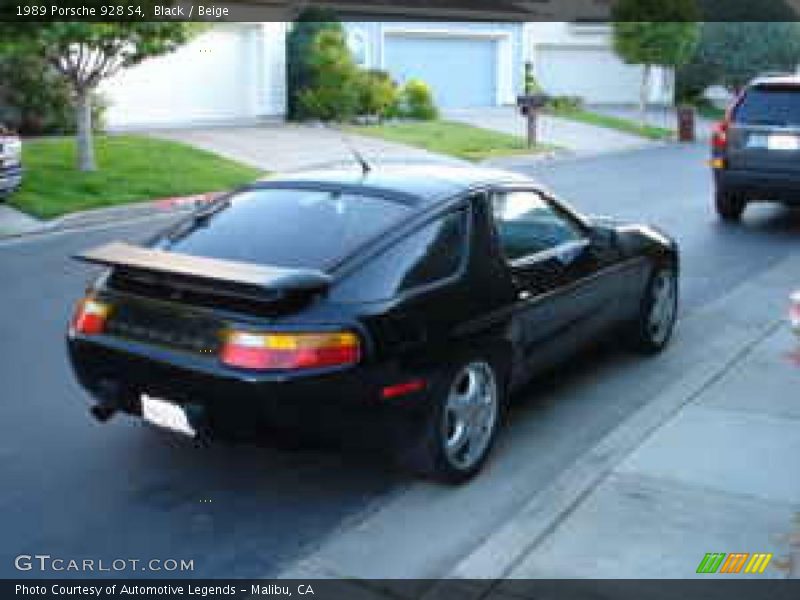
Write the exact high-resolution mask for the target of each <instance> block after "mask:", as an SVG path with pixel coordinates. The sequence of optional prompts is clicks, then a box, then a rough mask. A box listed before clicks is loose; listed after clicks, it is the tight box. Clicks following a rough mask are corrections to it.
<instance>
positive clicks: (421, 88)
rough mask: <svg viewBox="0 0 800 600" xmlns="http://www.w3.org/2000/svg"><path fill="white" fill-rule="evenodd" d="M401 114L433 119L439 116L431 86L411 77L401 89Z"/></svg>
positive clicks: (424, 119)
mask: <svg viewBox="0 0 800 600" xmlns="http://www.w3.org/2000/svg"><path fill="white" fill-rule="evenodd" d="M397 112H398V113H399V115H400V116H402V117H406V118H409V119H419V120H420V121H432V120H433V119H436V118H437V117H438V116H439V111H438V110H437V108H436V104H435V103H434V101H433V93H432V92H431V88H430V86H429V85H428V84H427V83H425V82H424V81H420V80H419V79H410V80H409V81H408V82H407V83H406V84H405V85H404V86H403V88H402V90H401V91H400V100H399V103H398V107H397Z"/></svg>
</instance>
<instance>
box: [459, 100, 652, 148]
mask: <svg viewBox="0 0 800 600" xmlns="http://www.w3.org/2000/svg"><path fill="white" fill-rule="evenodd" d="M444 118H445V119H449V120H451V121H461V122H463V123H468V124H470V125H475V126H476V127H483V128H485V129H494V130H496V131H501V132H503V133H510V134H512V135H518V136H521V137H525V136H526V135H527V132H526V128H527V125H526V122H525V119H524V118H523V117H521V116H520V114H519V112H518V110H517V108H516V107H512V106H497V107H488V108H462V109H458V110H455V109H454V110H449V111H446V112H445V113H444ZM539 141H540V142H542V143H545V144H555V145H556V146H560V147H561V148H564V149H566V150H570V151H571V152H574V153H576V154H586V155H589V154H603V153H605V152H618V151H621V150H631V149H634V148H643V147H646V146H649V145H652V142H650V141H648V140H646V139H644V138H641V137H639V136H635V135H628V134H626V133H622V132H619V131H615V130H613V129H608V128H606V127H595V126H593V125H586V124H584V123H577V122H575V121H570V120H568V119H561V118H559V117H552V116H549V115H541V116H540V117H539Z"/></svg>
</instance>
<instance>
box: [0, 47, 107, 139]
mask: <svg viewBox="0 0 800 600" xmlns="http://www.w3.org/2000/svg"><path fill="white" fill-rule="evenodd" d="M92 110H93V114H92V121H93V123H94V127H95V129H96V130H98V131H99V130H101V129H102V126H103V114H104V112H105V110H106V102H105V101H104V100H103V99H102V98H101V97H99V96H98V95H96V96H95V101H94V103H93V108H92ZM0 122H3V123H5V124H6V125H7V126H9V127H10V128H12V129H14V130H16V131H18V132H20V133H21V134H23V135H42V134H71V133H74V132H75V109H74V108H73V105H72V98H71V96H70V89H69V85H68V84H67V83H66V82H65V81H64V80H63V78H61V77H59V76H58V75H57V74H56V73H54V72H53V70H52V69H51V67H50V66H49V65H48V64H47V63H45V62H44V61H43V60H42V59H41V58H39V57H38V56H35V55H33V54H31V53H27V52H24V51H22V50H18V51H13V52H12V51H7V52H6V53H4V54H3V56H2V57H0Z"/></svg>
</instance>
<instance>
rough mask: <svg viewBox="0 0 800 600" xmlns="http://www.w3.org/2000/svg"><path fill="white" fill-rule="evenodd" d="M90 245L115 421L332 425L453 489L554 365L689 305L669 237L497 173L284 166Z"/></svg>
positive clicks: (76, 359)
mask: <svg viewBox="0 0 800 600" xmlns="http://www.w3.org/2000/svg"><path fill="white" fill-rule="evenodd" d="M78 258H80V259H82V260H84V261H87V262H89V263H94V264H97V265H102V266H104V267H107V269H105V270H104V271H103V273H102V274H101V275H100V277H99V278H98V279H97V280H96V281H95V282H94V283H93V284H92V285H91V286H90V288H89V290H88V292H87V295H86V297H85V298H84V299H83V300H82V301H81V302H80V303H79V305H78V307H77V309H76V312H75V316H74V318H73V321H72V322H71V324H70V327H69V332H68V347H69V353H70V358H71V362H72V365H73V367H74V370H75V373H76V374H77V377H78V379H79V381H80V382H81V384H82V385H83V386H84V387H85V388H86V389H87V390H88V391H89V392H90V393H91V395H92V396H93V397H94V399H95V400H96V403H95V404H94V406H93V407H92V412H93V414H94V415H95V416H96V417H97V418H98V419H100V420H101V421H104V420H106V419H108V418H109V417H110V416H111V415H113V414H114V413H115V412H117V411H122V412H125V413H129V414H133V415H137V416H141V417H143V418H144V419H145V420H146V421H149V422H151V423H154V424H156V425H159V426H161V427H166V428H169V429H172V430H175V431H179V432H182V433H186V434H189V435H195V436H201V435H202V436H205V435H209V434H210V433H217V432H224V431H228V432H231V431H234V432H235V431H237V430H245V429H247V430H250V428H254V427H255V426H257V425H259V424H263V425H266V426H270V427H272V428H277V429H280V430H282V431H284V432H286V431H290V432H298V434H299V433H300V432H309V431H310V432H312V433H313V434H315V435H316V434H321V435H326V434H330V433H331V432H334V433H335V434H337V435H341V436H345V437H348V436H349V437H355V438H358V439H364V440H369V443H372V442H375V443H377V444H379V445H380V446H382V447H391V448H392V451H393V453H395V455H396V456H397V457H399V458H400V459H401V460H402V461H403V462H404V463H405V464H407V465H409V466H411V467H412V468H414V469H415V470H416V471H417V472H422V473H427V474H429V475H431V476H434V477H436V478H438V479H441V480H444V481H449V482H458V481H463V480H465V479H466V478H468V477H470V476H471V475H473V474H474V473H476V472H477V471H478V469H479V468H480V467H481V465H482V464H483V463H484V461H485V459H486V457H487V455H488V453H489V450H490V448H491V446H492V443H493V441H494V439H495V437H496V433H497V429H498V424H499V420H500V415H501V413H502V410H503V407H504V404H505V403H506V401H507V398H508V397H509V394H510V392H512V391H513V390H514V389H515V388H518V387H519V386H520V385H522V384H523V383H525V382H527V381H528V380H529V379H530V378H531V377H532V376H533V375H534V374H535V373H537V372H539V371H541V370H542V369H544V368H547V367H550V366H552V365H553V364H554V363H556V362H558V361H560V360H563V359H564V358H565V357H567V356H569V355H570V354H572V353H574V352H575V351H577V350H578V349H579V348H580V347H581V346H583V345H585V344H586V343H587V342H589V341H591V340H593V339H596V338H597V337H598V336H600V335H601V334H603V333H609V332H623V333H624V334H625V335H626V336H627V339H628V340H629V341H630V343H631V344H632V345H633V346H635V347H636V348H637V349H639V350H641V351H643V352H645V353H654V352H657V351H659V350H661V349H662V348H663V347H664V346H665V345H666V343H667V342H668V340H669V338H670V334H671V332H672V328H673V325H674V322H675V318H676V312H677V298H678V251H677V247H676V244H675V242H673V241H672V240H671V239H670V238H669V237H667V236H666V235H665V234H663V233H661V232H659V231H658V230H656V229H654V228H652V227H648V226H645V225H623V224H618V223H616V222H613V221H610V220H607V219H590V218H587V217H585V216H582V215H580V214H578V213H577V212H575V211H574V210H573V209H571V208H570V207H568V206H567V205H565V204H564V203H562V202H560V201H558V200H557V199H556V198H554V197H553V196H552V195H551V194H550V193H549V192H548V191H546V190H544V189H542V187H541V186H540V185H538V184H537V183H536V182H534V181H532V180H530V179H528V178H525V177H522V176H519V175H515V174H511V173H505V172H500V171H492V170H485V169H478V168H460V167H441V166H436V167H430V166H428V167H411V166H404V167H387V168H380V169H375V170H373V171H370V172H368V173H362V172H361V171H359V170H352V171H351V170H346V169H345V170H329V171H322V172H314V173H305V174H301V175H293V176H284V177H281V178H275V179H269V180H266V181H262V182H258V183H255V184H253V185H251V186H249V187H246V188H244V189H241V190H238V191H237V192H235V193H233V194H231V195H229V196H227V197H225V198H222V199H220V200H218V201H216V202H214V203H212V204H209V205H206V206H205V207H204V208H202V209H200V210H199V211H197V212H196V213H195V214H193V215H191V216H190V217H188V218H187V219H185V220H183V221H181V222H180V223H178V224H177V225H175V226H174V227H172V228H171V229H169V230H168V231H166V232H164V233H163V234H162V235H160V236H158V237H157V238H156V239H154V240H153V241H152V242H151V243H150V244H148V245H146V246H134V245H130V244H127V243H120V242H114V243H109V244H106V245H103V246H100V247H97V248H94V249H92V250H89V251H87V252H85V253H83V254H81V255H80V256H79V257H78Z"/></svg>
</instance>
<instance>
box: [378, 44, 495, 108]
mask: <svg viewBox="0 0 800 600" xmlns="http://www.w3.org/2000/svg"><path fill="white" fill-rule="evenodd" d="M498 51H499V48H498V41H497V40H494V39H491V38H490V39H486V38H480V37H468V36H464V37H461V36H441V37H439V36H434V35H424V36H423V35H418V36H417V35H387V36H386V38H385V41H384V66H385V68H386V69H387V70H388V71H389V72H390V73H391V74H392V76H393V77H394V78H395V80H397V81H399V82H400V83H404V82H406V81H408V80H409V79H421V80H422V81H424V82H425V83H427V84H428V85H429V86H430V87H431V89H432V90H433V95H434V99H435V101H436V104H437V105H438V106H439V107H441V108H466V107H477V106H494V105H495V104H496V103H497V62H498V54H497V53H498Z"/></svg>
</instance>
